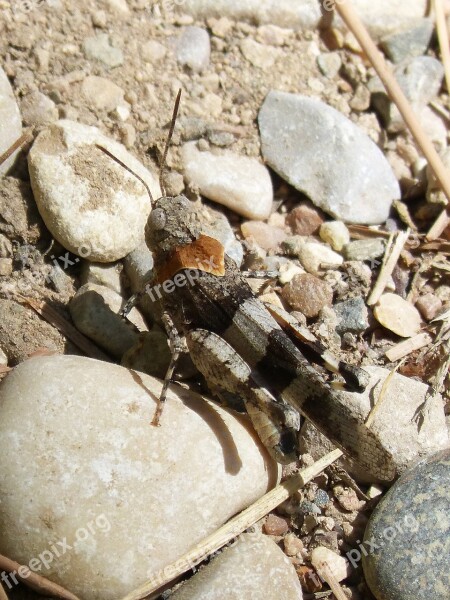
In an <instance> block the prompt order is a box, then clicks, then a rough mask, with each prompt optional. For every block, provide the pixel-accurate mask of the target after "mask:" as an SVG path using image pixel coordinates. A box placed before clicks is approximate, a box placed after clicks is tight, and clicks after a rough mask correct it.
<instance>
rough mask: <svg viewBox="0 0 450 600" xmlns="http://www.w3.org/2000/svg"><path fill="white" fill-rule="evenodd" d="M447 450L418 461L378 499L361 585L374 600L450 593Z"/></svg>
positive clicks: (425, 599)
mask: <svg viewBox="0 0 450 600" xmlns="http://www.w3.org/2000/svg"><path fill="white" fill-rule="evenodd" d="M449 489H450V449H449V448H447V449H445V450H442V451H441V452H438V453H437V454H434V455H432V456H429V457H428V458H426V459H424V460H421V461H420V462H419V463H417V464H416V465H415V466H413V467H412V468H411V469H409V470H408V471H407V472H406V473H404V474H403V476H402V477H400V479H399V480H398V481H397V482H396V483H395V484H394V485H393V486H392V487H391V489H390V490H389V491H388V492H387V494H386V495H385V496H383V498H382V499H381V501H380V503H379V504H378V506H377V508H376V509H375V512H374V513H373V514H372V516H371V518H370V521H369V524H368V526H367V529H366V532H365V535H364V541H363V543H362V545H363V548H364V552H361V551H360V550H361V549H360V548H358V549H356V548H354V549H353V550H352V551H351V552H350V553H349V558H350V557H351V559H352V564H353V566H354V567H356V566H358V565H359V564H360V561H361V559H362V561H363V567H364V575H365V578H366V581H367V583H368V585H369V587H370V589H371V591H372V593H373V594H374V595H375V597H376V598H378V599H380V600H381V599H383V600H430V599H431V598H433V599H435V598H436V599H437V598H440V599H444V598H447V597H448V592H449V590H450V568H449V567H450V563H449V556H450V553H449V542H450V517H449V510H448V506H449V504H448V503H449V496H448V491H449Z"/></svg>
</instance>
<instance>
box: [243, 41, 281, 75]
mask: <svg viewBox="0 0 450 600" xmlns="http://www.w3.org/2000/svg"><path fill="white" fill-rule="evenodd" d="M240 49H241V52H242V54H243V55H244V56H245V58H246V59H247V60H248V61H249V62H250V63H251V64H252V65H253V66H254V67H257V68H258V69H262V70H263V71H268V70H269V69H271V68H272V67H273V66H274V64H275V61H276V60H277V58H278V57H280V56H281V50H280V49H279V48H273V47H272V46H266V45H264V44H260V43H259V42H256V41H255V40H252V39H251V38H249V37H247V38H245V40H243V41H242V42H241V43H240Z"/></svg>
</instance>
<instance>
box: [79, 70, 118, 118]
mask: <svg viewBox="0 0 450 600" xmlns="http://www.w3.org/2000/svg"><path fill="white" fill-rule="evenodd" d="M81 92H82V94H83V95H84V97H85V98H86V100H87V103H88V105H89V106H90V107H92V108H94V109H97V110H106V111H108V112H110V111H112V110H114V109H116V108H117V107H118V106H121V105H123V104H124V102H125V101H124V94H125V92H124V90H123V89H122V88H121V87H119V86H118V85H116V84H115V83H113V82H112V81H110V80H109V79H106V78H105V77H96V76H95V75H89V76H88V77H86V79H84V81H83V83H82V84H81Z"/></svg>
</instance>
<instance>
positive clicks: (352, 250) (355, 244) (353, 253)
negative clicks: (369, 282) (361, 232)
mask: <svg viewBox="0 0 450 600" xmlns="http://www.w3.org/2000/svg"><path fill="white" fill-rule="evenodd" d="M385 248H386V243H385V241H384V240H383V239H381V238H375V239H368V240H353V241H352V242H349V243H348V244H346V245H345V246H344V252H343V254H344V256H345V258H346V260H360V261H361V260H371V261H374V260H375V259H377V258H380V257H381V256H383V254H384V251H385Z"/></svg>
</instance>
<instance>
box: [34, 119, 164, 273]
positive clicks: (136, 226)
mask: <svg viewBox="0 0 450 600" xmlns="http://www.w3.org/2000/svg"><path fill="white" fill-rule="evenodd" d="M98 146H101V147H103V148H105V149H106V150H107V151H108V152H109V153H110V154H111V155H113V156H115V157H117V159H118V160H120V161H121V162H122V163H124V164H125V165H127V166H128V167H129V169H130V170H131V171H132V172H133V173H136V175H137V176H138V177H140V178H141V179H143V180H144V181H145V182H146V184H147V186H148V187H149V188H150V190H151V192H152V195H153V197H154V198H155V197H156V198H158V197H159V196H160V195H161V193H160V189H159V185H158V183H157V181H156V179H155V178H154V176H153V175H152V174H151V173H150V172H149V171H148V170H147V169H146V168H145V167H143V165H142V164H141V163H140V162H139V161H138V160H136V159H135V158H134V157H133V156H132V155H131V154H130V153H129V152H127V150H126V149H125V147H124V146H122V144H119V143H118V142H115V141H113V140H111V139H109V138H107V137H106V136H104V135H103V134H102V133H100V131H99V130H98V129H97V128H96V127H88V126H86V125H82V124H80V123H75V122H73V121H67V120H66V121H58V122H57V123H55V124H54V125H52V126H51V127H49V128H48V129H46V130H44V131H42V132H41V133H40V134H39V135H38V137H37V138H36V141H35V143H34V144H33V147H32V149H31V151H30V153H29V157H28V165H29V170H30V179H31V185H32V188H33V193H34V196H35V199H36V203H37V206H38V209H39V212H40V213H41V216H42V218H43V219H44V222H45V224H46V226H47V227H48V229H49V230H50V232H51V233H52V235H53V236H54V237H55V238H56V239H57V240H58V241H59V242H60V243H61V244H62V245H63V246H64V247H65V248H67V249H68V250H70V251H71V252H73V253H74V254H78V255H79V256H81V257H82V258H87V259H88V260H90V261H96V262H113V261H115V260H119V259H121V258H123V257H124V256H126V255H127V254H128V253H129V252H131V251H132V250H134V248H136V246H137V245H138V244H139V242H140V240H141V239H142V238H143V236H144V227H145V223H146V222H147V218H148V215H149V213H150V198H149V196H148V193H147V190H146V189H145V187H144V185H143V184H142V183H141V181H139V179H138V178H137V177H136V176H135V175H134V174H133V173H131V172H129V171H128V170H126V169H124V168H123V167H122V166H121V165H120V164H119V163H118V162H117V161H115V160H114V158H112V157H111V156H109V155H107V154H106V153H105V152H102V150H101V149H100V148H99V147H98Z"/></svg>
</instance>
